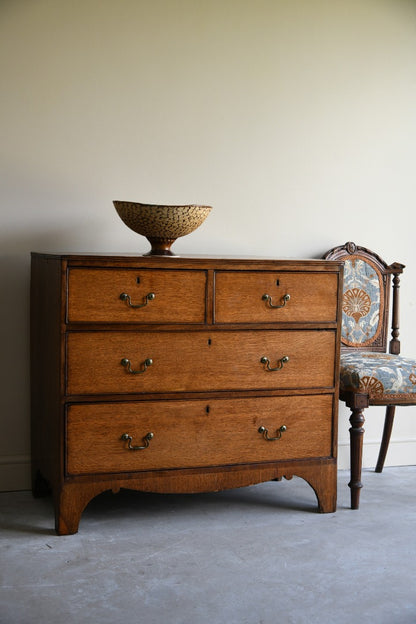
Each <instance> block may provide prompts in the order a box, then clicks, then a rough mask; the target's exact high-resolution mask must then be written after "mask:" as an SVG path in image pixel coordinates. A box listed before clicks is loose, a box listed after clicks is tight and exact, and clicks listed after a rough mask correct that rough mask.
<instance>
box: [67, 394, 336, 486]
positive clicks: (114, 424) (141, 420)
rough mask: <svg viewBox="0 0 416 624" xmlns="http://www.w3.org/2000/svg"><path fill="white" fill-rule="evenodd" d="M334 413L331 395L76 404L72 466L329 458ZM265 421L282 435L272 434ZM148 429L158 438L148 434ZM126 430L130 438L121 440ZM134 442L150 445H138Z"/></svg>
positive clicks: (70, 419) (81, 470) (96, 469)
mask: <svg viewBox="0 0 416 624" xmlns="http://www.w3.org/2000/svg"><path fill="white" fill-rule="evenodd" d="M332 413H333V397H332V396H331V395H313V396H290V397H288V396H286V397H263V398H257V399H237V400H232V401H231V400H214V401H209V402H207V401H195V400H194V401H163V402H162V401H143V402H136V403H124V404H123V403H101V404H84V405H71V406H70V407H69V408H68V412H67V423H66V472H67V474H69V475H80V474H91V473H106V472H112V473H114V472H116V473H119V472H132V471H140V470H153V469H169V468H192V467H198V466H215V465H224V464H226V465H232V464H242V463H249V462H255V463H259V462H268V461H279V460H288V459H303V458H305V459H306V458H312V457H330V456H331V453H332ZM282 426H283V427H285V428H286V430H285V431H283V432H281V431H280V428H281V427H282ZM260 427H263V428H265V429H267V431H268V436H269V437H279V435H280V439H278V440H272V441H270V440H267V439H266V437H265V434H264V433H261V432H259V428H260ZM149 433H151V434H153V437H152V438H151V439H150V440H146V439H145V437H146V435H147V434H149ZM124 434H127V436H130V439H129V438H127V439H122V436H123V435H124ZM129 444H130V445H131V446H132V447H136V446H144V447H145V448H143V449H139V450H132V449H129ZM147 445H148V446H147Z"/></svg>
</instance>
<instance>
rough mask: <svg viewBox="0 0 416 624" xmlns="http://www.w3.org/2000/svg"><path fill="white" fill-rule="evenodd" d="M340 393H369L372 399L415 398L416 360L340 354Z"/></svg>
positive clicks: (371, 353) (362, 354)
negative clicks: (410, 395)
mask: <svg viewBox="0 0 416 624" xmlns="http://www.w3.org/2000/svg"><path fill="white" fill-rule="evenodd" d="M340 377H341V381H340V389H341V391H343V390H355V391H357V390H358V391H360V392H366V393H368V394H369V397H370V399H390V398H391V399H392V400H395V399H398V400H400V398H401V397H403V394H415V399H416V359H412V358H405V357H402V356H401V355H390V354H388V353H373V352H363V351H360V352H348V353H342V354H341V367H340Z"/></svg>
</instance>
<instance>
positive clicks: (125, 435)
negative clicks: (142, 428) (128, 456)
mask: <svg viewBox="0 0 416 624" xmlns="http://www.w3.org/2000/svg"><path fill="white" fill-rule="evenodd" d="M153 436H154V434H153V433H152V432H151V431H150V432H149V433H146V435H145V436H144V438H143V442H144V446H133V445H132V441H133V438H132V437H131V435H129V434H128V433H123V435H122V436H121V439H122V440H128V442H129V443H128V445H127V448H128V449H129V450H130V451H142V450H143V449H145V448H147V447H148V446H149V444H150V440H151V439H152V438H153Z"/></svg>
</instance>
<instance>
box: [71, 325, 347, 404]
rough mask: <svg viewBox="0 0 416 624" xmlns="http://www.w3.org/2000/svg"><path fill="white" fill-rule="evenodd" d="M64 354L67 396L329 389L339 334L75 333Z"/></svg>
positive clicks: (239, 332)
mask: <svg viewBox="0 0 416 624" xmlns="http://www.w3.org/2000/svg"><path fill="white" fill-rule="evenodd" d="M67 358H68V360H67V392H68V394H106V393H110V394H113V393H142V392H158V393H160V392H196V391H215V390H246V389H278V388H286V389H287V388H313V387H322V388H328V387H330V388H332V387H333V385H334V358H335V332H334V331H332V330H324V331H311V330H304V331H300V330H289V331H278V330H263V331H261V330H257V331H256V330H252V331H216V332H215V331H211V332H209V331H200V332H199V331H198V332H179V331H164V332H151V331H149V332H147V331H143V332H127V331H125V332H103V331H101V332H100V331H98V332H70V333H69V335H68V339H67ZM286 358H288V361H286Z"/></svg>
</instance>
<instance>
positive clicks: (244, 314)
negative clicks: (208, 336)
mask: <svg viewBox="0 0 416 624" xmlns="http://www.w3.org/2000/svg"><path fill="white" fill-rule="evenodd" d="M337 291H338V275H337V274H336V273H312V272H311V273H306V272H303V273H294V272H278V271H277V272H268V271H259V272H256V271H217V272H216V273H215V322H216V323H292V322H294V323H301V322H305V323H321V322H336V319H337Z"/></svg>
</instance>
